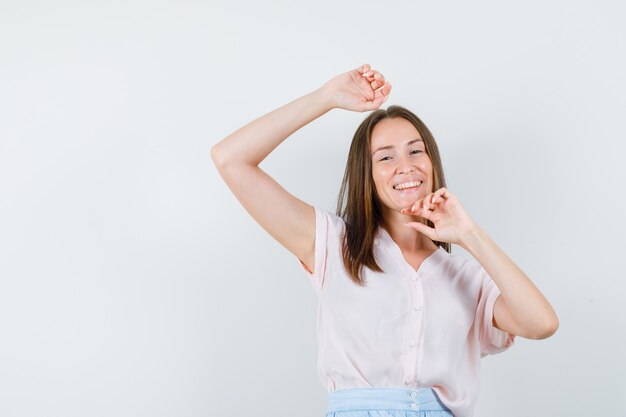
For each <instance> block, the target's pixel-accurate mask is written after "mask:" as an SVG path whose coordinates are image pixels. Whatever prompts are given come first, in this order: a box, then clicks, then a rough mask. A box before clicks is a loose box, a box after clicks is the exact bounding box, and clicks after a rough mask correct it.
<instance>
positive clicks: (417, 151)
mask: <svg viewBox="0 0 626 417" xmlns="http://www.w3.org/2000/svg"><path fill="white" fill-rule="evenodd" d="M413 152H416V153H420V152H422V151H421V150H419V149H415V150H414V151H413ZM413 152H411V153H413Z"/></svg>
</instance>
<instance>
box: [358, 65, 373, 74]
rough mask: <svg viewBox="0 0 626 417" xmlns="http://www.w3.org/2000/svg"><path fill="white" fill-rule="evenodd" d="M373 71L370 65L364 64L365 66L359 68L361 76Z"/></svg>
mask: <svg viewBox="0 0 626 417" xmlns="http://www.w3.org/2000/svg"><path fill="white" fill-rule="evenodd" d="M371 69H372V67H371V66H370V64H364V65H361V68H359V69H358V70H357V71H359V72H360V73H361V75H365V74H367V72H368V71H370V70H371Z"/></svg>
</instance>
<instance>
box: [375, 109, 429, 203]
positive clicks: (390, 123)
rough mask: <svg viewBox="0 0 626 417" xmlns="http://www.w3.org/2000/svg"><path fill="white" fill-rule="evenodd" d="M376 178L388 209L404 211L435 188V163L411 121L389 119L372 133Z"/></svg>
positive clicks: (378, 189)
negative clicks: (433, 163)
mask: <svg viewBox="0 0 626 417" xmlns="http://www.w3.org/2000/svg"><path fill="white" fill-rule="evenodd" d="M370 153H371V157H372V178H373V180H374V185H375V187H376V193H377V194H378V198H379V200H380V202H381V205H382V206H383V209H384V210H385V211H387V210H393V211H400V210H401V209H403V208H406V207H410V206H411V205H412V204H413V203H415V201H417V200H419V199H420V198H423V197H425V196H427V195H428V194H429V193H431V192H432V190H433V183H434V181H433V165H432V162H431V160H430V157H429V156H428V154H427V153H426V148H425V145H424V141H423V140H422V137H421V136H420V134H419V132H418V131H417V129H416V128H415V126H413V124H412V123H411V122H409V121H408V120H406V119H404V118H402V117H396V118H386V119H383V120H381V121H380V122H378V123H377V124H376V126H374V129H373V130H372V134H371V149H370Z"/></svg>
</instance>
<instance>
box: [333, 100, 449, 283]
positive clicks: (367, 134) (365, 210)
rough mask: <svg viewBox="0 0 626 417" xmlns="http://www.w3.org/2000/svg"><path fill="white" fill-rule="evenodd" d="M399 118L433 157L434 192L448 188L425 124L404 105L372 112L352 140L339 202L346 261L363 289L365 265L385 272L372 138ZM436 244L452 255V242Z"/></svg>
mask: <svg viewBox="0 0 626 417" xmlns="http://www.w3.org/2000/svg"><path fill="white" fill-rule="evenodd" d="M396 117H402V118H404V119H406V120H408V121H409V122H411V123H412V124H413V126H415V128H416V129H417V131H418V132H419V134H420V136H421V137H422V139H423V141H424V146H425V148H426V154H427V155H428V156H429V157H430V160H431V162H432V166H433V190H431V192H432V191H434V190H438V189H439V188H441V187H445V186H446V181H445V178H444V175H443V165H442V164H441V158H440V156H439V149H438V148H437V143H436V142H435V138H434V137H433V135H432V133H430V130H428V128H427V127H426V125H425V124H424V122H422V121H421V120H420V119H419V117H417V116H416V115H415V114H413V113H412V112H411V111H410V110H408V109H406V108H404V107H401V106H389V107H388V108H387V109H386V110H384V109H378V110H376V111H374V112H372V113H371V114H370V115H369V116H367V117H366V118H365V120H363V122H361V124H360V125H359V127H358V128H357V130H356V132H355V133H354V137H353V138H352V144H351V145H350V152H349V153H348V161H347V162H346V170H345V173H344V176H343V181H342V183H341V188H340V190H339V197H338V199H337V215H338V216H340V217H342V218H343V220H344V222H345V223H346V234H345V237H344V242H343V262H344V265H345V268H346V270H347V271H348V272H349V273H350V278H351V279H352V281H354V283H356V284H357V285H360V286H365V281H364V279H363V278H362V276H361V271H362V268H363V266H366V267H368V268H370V269H371V270H373V271H377V272H384V271H383V270H382V269H381V268H380V267H379V266H378V264H377V263H376V260H375V259H374V252H373V245H374V240H375V236H376V232H377V231H378V228H379V227H382V222H383V215H382V213H383V212H382V207H381V203H380V200H379V198H378V195H377V193H376V187H375V185H374V179H373V178H372V158H371V154H370V152H371V135H372V131H373V130H374V126H376V124H377V123H378V122H380V121H381V120H383V119H388V118H392V119H393V118H396ZM344 201H345V207H344ZM426 224H427V225H428V226H430V227H433V224H432V222H430V221H429V220H426ZM433 242H434V243H435V244H436V245H437V246H441V247H443V248H444V249H445V250H446V251H447V252H450V250H451V245H450V244H449V243H445V242H436V241H433Z"/></svg>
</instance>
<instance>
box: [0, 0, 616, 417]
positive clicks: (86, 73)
mask: <svg viewBox="0 0 626 417" xmlns="http://www.w3.org/2000/svg"><path fill="white" fill-rule="evenodd" d="M624 12H625V7H624V6H623V5H622V3H621V2H619V1H613V2H610V1H594V2H591V1H589V2H583V1H570V2H564V1H526V2H503V1H473V2H464V1H430V2H425V1H397V2H382V1H380V2H371V1H358V2H357V1H341V2H340V1H332V2H331V1H315V2H309V3H299V2H294V1H281V2H278V1H274V2H271V3H267V2H253V1H248V2H240V3H237V2H229V3H227V2H215V1H205V2H200V1H196V2H193V1H176V2H174V1H123V2H122V1H107V2H104V1H103V2H86V1H73V2H70V1H56V2H43V1H41V2H35V1H19V2H18V1H13V2H10V1H6V0H5V1H2V2H1V3H0V415H1V416H4V417H17V416H29V417H31V416H64V417H65V416H81V417H82V416H113V415H115V416H144V415H145V416H190V417H191V416H209V415H210V416H244V415H255V416H273V417H274V416H285V417H287V416H302V417H320V416H322V415H323V413H324V411H325V407H326V398H327V397H326V395H327V394H326V391H325V388H324V387H323V386H322V384H321V381H319V379H318V376H317V370H316V360H317V345H316V333H315V315H316V308H317V305H316V301H317V300H316V296H315V293H314V291H313V288H312V287H311V286H310V283H309V282H307V279H308V278H307V277H306V276H305V275H304V273H303V272H302V271H301V270H300V267H299V262H298V261H297V259H296V258H295V257H294V256H293V255H291V254H290V253H289V252H287V250H285V249H284V248H282V247H281V246H280V245H279V244H278V243H276V242H275V241H273V239H272V238H271V237H270V236H269V235H267V234H266V233H265V232H264V231H263V229H261V228H260V227H259V226H258V225H257V224H256V223H255V222H254V221H253V220H252V219H251V218H250V217H249V215H248V214H247V213H246V212H245V210H244V209H243V208H242V207H241V206H240V204H239V203H238V201H237V200H236V199H235V197H234V196H233V195H232V194H231V193H230V191H229V190H228V188H227V187H226V185H225V184H224V183H223V182H222V180H221V178H220V177H219V175H218V173H217V171H216V169H215V167H214V166H213V164H212V161H211V158H210V148H211V146H212V145H213V144H215V143H217V142H219V141H220V140H221V139H222V138H224V137H225V136H226V135H228V134H229V133H231V132H232V131H234V130H235V129H237V128H239V127H240V126H242V125H243V124H245V123H247V122H249V121H250V120H252V119H254V118H256V117H259V116H260V115H262V114H265V113H267V112H269V111H271V110H273V109H274V108H277V107H279V106H281V105H283V104H285V103H287V102H289V101H291V100H293V99H295V98H297V97H299V96H301V95H304V94H306V93H308V92H310V91H313V90H314V89H316V88H318V87H319V86H321V85H322V84H323V83H324V82H326V81H327V80H328V79H330V78H331V77H333V76H335V75H337V74H339V73H342V72H345V71H348V70H350V69H353V68H356V67H357V66H359V65H362V64H364V63H370V64H371V65H372V66H373V67H374V68H376V69H379V70H380V71H381V72H383V73H384V74H385V76H386V77H387V78H388V79H389V80H390V81H391V82H392V84H393V91H392V95H391V97H390V99H389V100H388V101H387V102H386V103H385V105H384V106H388V105H391V104H400V105H403V106H406V107H408V108H409V109H411V110H413V111H414V112H415V113H416V114H418V115H419V116H420V117H421V118H422V119H423V120H424V121H425V123H426V124H427V125H428V126H429V127H430V129H431V130H432V132H433V133H434V135H435V137H436V139H437V141H438V143H439V147H440V150H441V154H442V158H443V162H444V168H445V172H446V176H447V180H448V187H449V188H450V190H452V191H453V192H455V193H456V194H457V196H459V198H460V199H461V201H462V202H463V203H464V205H465V206H466V208H467V209H468V211H469V212H470V213H471V214H472V215H473V216H474V218H475V219H476V220H477V221H478V222H479V224H480V225H481V226H482V227H483V228H484V229H485V230H486V231H487V232H488V233H489V234H490V235H491V236H492V237H493V238H494V239H495V240H496V242H497V243H498V244H499V245H500V246H501V247H502V248H503V249H504V250H505V251H506V252H507V253H508V254H509V255H510V256H511V257H512V258H513V259H514V260H515V261H516V262H517V263H518V264H519V265H520V266H521V267H522V268H523V269H524V270H525V271H526V272H527V273H528V275H529V276H530V277H531V279H532V280H533V282H534V283H535V284H536V285H537V286H538V287H539V288H540V290H541V291H542V292H543V293H544V294H545V295H546V297H547V298H548V300H549V301H550V302H551V303H552V305H553V307H554V308H555V310H556V312H557V314H558V316H559V319H560V328H559V330H558V332H557V333H556V334H555V335H554V336H553V337H551V338H549V339H546V340H541V341H534V340H526V339H522V338H518V339H517V341H516V344H515V345H514V346H513V347H512V348H511V349H510V350H508V351H506V352H504V353H502V354H499V355H494V356H488V357H486V358H484V359H483V375H482V387H481V396H480V399H479V403H478V406H477V409H476V416H484V417H489V416H493V417H495V416H503V415H506V416H508V417H521V416H527V415H545V416H589V415H607V416H608V415H611V416H619V415H626V405H625V403H624V401H623V392H624V390H625V389H626V383H625V382H624V379H623V375H624V374H625V373H626V361H625V359H624V344H625V342H626V334H625V330H624V328H625V327H626V320H625V317H626V303H624V301H623V298H624V294H625V293H626V291H625V290H626V285H625V284H624V279H625V278H626V277H625V273H624V270H625V268H626V262H625V255H624V253H623V252H624V249H625V248H624V244H623V236H624V233H626V221H625V220H624V215H625V214H626V213H625V210H624V205H625V203H626V197H625V191H624V190H625V187H624V180H626V168H625V165H624V154H625V152H626V146H625V144H624V141H625V139H626V135H625V134H624V120H625V118H624V117H625V111H626V98H625V97H626V94H625V93H626V82H625V77H624V74H625V73H626V58H625V54H624V51H625V50H626V48H625V44H624V43H625V40H626V29H625V26H624V24H623V23H624V16H625V13H624ZM366 116H367V113H354V112H348V111H345V110H332V111H331V112H329V113H328V114H326V115H325V116H323V117H322V118H320V119H318V120H316V121H314V122H313V123H311V124H310V125H307V126H306V127H304V128H303V129H302V130H300V131H298V132H296V133H295V134H294V135H293V136H292V137H291V138H289V139H288V140H287V141H286V142H284V143H283V144H282V145H281V146H280V147H279V148H278V149H277V150H276V151H275V152H274V153H273V154H271V155H270V156H269V157H268V158H267V159H266V160H265V161H264V162H263V163H262V167H263V168H264V169H265V170H266V171H267V172H268V173H269V174H270V175H272V176H273V177H274V178H275V179H276V180H277V181H278V182H280V183H281V184H282V185H283V186H284V187H285V188H286V189H287V190H289V191H290V192H292V193H293V194H294V195H296V196H298V197H299V198H301V199H303V200H305V201H307V202H308V203H310V204H314V205H318V206H320V207H323V208H325V209H327V210H331V211H332V210H333V209H334V206H335V203H336V198H337V193H338V191H339V185H340V180H341V177H342V175H343V170H344V167H345V160H346V156H347V152H348V147H349V143H350V140H351V139H352V135H353V133H354V130H355V129H356V127H357V126H358V124H359V123H360V121H361V120H362V119H363V118H365V117H366ZM459 252H460V249H456V253H459Z"/></svg>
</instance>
